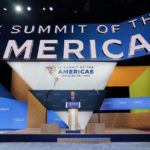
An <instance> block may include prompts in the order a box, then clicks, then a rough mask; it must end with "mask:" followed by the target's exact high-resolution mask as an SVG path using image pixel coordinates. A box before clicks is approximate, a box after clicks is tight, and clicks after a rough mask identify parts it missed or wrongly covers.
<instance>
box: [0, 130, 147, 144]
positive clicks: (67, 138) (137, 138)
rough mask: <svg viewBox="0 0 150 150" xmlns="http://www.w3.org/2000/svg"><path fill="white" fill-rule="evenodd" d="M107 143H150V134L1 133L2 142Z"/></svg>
mask: <svg viewBox="0 0 150 150" xmlns="http://www.w3.org/2000/svg"><path fill="white" fill-rule="evenodd" d="M79 141H80V143H90V142H91V141H93V142H92V143H102V142H103V143H105V142H110V141H111V142H150V132H146V131H141V130H136V129H118V128H117V129H105V130H104V131H103V132H102V133H101V134H85V133H84V131H81V133H80V134H79V133H71V134H70V133H66V130H61V133H60V134H41V129H40V128H36V129H34V128H33V129H26V130H17V131H0V142H64V143H66V142H71V143H79Z"/></svg>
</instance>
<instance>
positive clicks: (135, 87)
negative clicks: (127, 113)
mask: <svg viewBox="0 0 150 150" xmlns="http://www.w3.org/2000/svg"><path fill="white" fill-rule="evenodd" d="M107 87H129V97H145V96H147V97H149V96H150V67H149V66H121V67H120V66H119V67H116V68H115V70H114V72H113V73H112V75H111V77H110V79H109V82H108V84H107ZM131 112H134V113H135V112H150V110H147V109H143V110H142V109H140V110H131Z"/></svg>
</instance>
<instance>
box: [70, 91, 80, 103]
mask: <svg viewBox="0 0 150 150" xmlns="http://www.w3.org/2000/svg"><path fill="white" fill-rule="evenodd" d="M68 102H78V100H77V99H76V98H75V92H73V91H72V92H71V98H70V99H69V100H68Z"/></svg>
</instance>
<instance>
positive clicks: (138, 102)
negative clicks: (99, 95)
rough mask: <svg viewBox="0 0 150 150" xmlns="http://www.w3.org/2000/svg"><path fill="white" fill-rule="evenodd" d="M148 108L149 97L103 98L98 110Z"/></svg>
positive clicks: (149, 104) (149, 107)
mask: <svg viewBox="0 0 150 150" xmlns="http://www.w3.org/2000/svg"><path fill="white" fill-rule="evenodd" d="M130 109H150V97H134V98H105V99H104V102H103V104H102V106H101V108H100V110H130Z"/></svg>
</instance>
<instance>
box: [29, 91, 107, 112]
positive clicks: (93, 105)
mask: <svg viewBox="0 0 150 150" xmlns="http://www.w3.org/2000/svg"><path fill="white" fill-rule="evenodd" d="M31 92H32V94H33V95H34V96H35V97H36V98H37V99H38V100H39V101H40V102H41V103H42V104H43V105H44V106H45V107H46V108H47V109H48V110H55V111H56V110H57V111H61V110H67V109H66V107H65V106H66V102H67V101H68V100H70V93H71V90H49V91H46V90H44V91H43V90H31ZM74 92H75V93H76V99H77V100H78V101H80V102H81V108H80V109H79V111H93V110H99V108H100V106H101V104H102V103H103V100H104V97H105V93H106V91H104V90H74Z"/></svg>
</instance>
